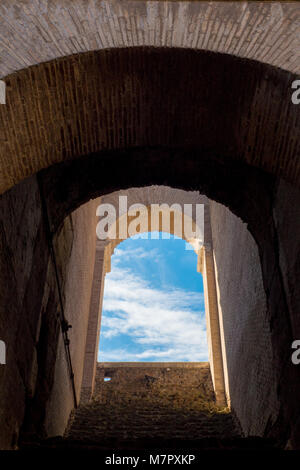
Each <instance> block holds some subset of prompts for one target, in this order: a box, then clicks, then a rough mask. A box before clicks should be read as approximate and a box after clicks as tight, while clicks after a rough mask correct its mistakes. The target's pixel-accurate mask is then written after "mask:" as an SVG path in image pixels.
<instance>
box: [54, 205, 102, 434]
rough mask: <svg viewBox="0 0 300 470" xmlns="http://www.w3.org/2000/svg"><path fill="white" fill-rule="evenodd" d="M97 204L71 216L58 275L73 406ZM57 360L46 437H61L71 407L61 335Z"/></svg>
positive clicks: (84, 332)
mask: <svg viewBox="0 0 300 470" xmlns="http://www.w3.org/2000/svg"><path fill="white" fill-rule="evenodd" d="M98 203H99V202H98V201H92V202H91V203H89V204H85V205H83V206H81V207H80V208H79V209H77V210H76V211H75V212H73V213H72V217H71V218H72V230H73V233H74V239H73V244H72V251H71V254H70V257H69V259H68V264H67V268H66V272H65V273H64V275H63V273H62V274H61V279H63V280H64V286H63V288H64V289H63V290H64V296H65V305H64V309H65V316H66V319H67V320H68V322H69V324H71V325H72V329H70V330H69V333H68V336H69V339H70V352H71V359H72V366H73V370H74V381H75V388H76V397H77V402H79V398H80V390H81V382H82V376H83V363H84V351H85V346H86V337H87V328H88V320H89V309H90V297H91V290H92V282H93V271H94V269H93V267H94V260H95V248H96V217H95V214H96V205H97V204H98ZM63 242H64V237H62V236H61V234H59V236H58V239H57V240H56V243H55V252H56V254H57V255H58V257H59V258H60V257H61V251H63V249H64V246H63ZM57 354H58V355H57V359H56V364H55V372H54V384H53V388H52V392H51V398H50V400H49V402H48V403H47V408H46V421H45V431H46V435H47V436H56V435H59V434H61V435H62V434H63V433H64V431H65V428H66V425H67V422H68V419H69V415H70V412H71V410H72V409H73V407H74V399H73V391H72V388H71V386H70V385H71V382H70V381H69V380H68V379H67V377H68V375H69V372H68V368H67V363H66V357H65V352H64V346H63V338H62V335H60V337H59V344H58V351H57Z"/></svg>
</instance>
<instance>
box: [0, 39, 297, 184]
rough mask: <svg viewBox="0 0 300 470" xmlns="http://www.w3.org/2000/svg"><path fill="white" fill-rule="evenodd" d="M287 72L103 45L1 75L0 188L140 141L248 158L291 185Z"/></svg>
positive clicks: (293, 157)
mask: <svg viewBox="0 0 300 470" xmlns="http://www.w3.org/2000/svg"><path fill="white" fill-rule="evenodd" d="M296 78H297V76H296V75H293V74H292V73H289V72H286V71H284V70H280V69H277V68H275V67H272V66H271V65H266V64H263V63H260V62H254V61H251V60H248V59H241V58H238V57H234V56H231V55H227V54H219V53H215V52H209V51H206V50H190V49H183V48H174V49H172V48H147V47H140V48H134V47H132V48H124V49H111V50H110V49H105V50H100V51H95V52H86V53H84V54H78V55H75V56H70V57H65V58H61V59H58V60H55V61H52V62H48V63H43V64H40V65H36V66H33V67H31V68H26V69H24V70H21V71H19V72H16V73H14V74H12V75H10V76H8V77H6V85H7V90H8V91H7V104H6V105H2V106H1V107H0V142H1V146H0V170H1V173H0V192H4V191H5V190H7V189H8V188H10V187H11V186H13V185H14V184H16V183H18V182H19V181H21V180H22V179H24V178H25V177H27V176H30V175H32V174H34V173H36V172H38V171H39V170H40V169H42V168H48V167H49V166H51V165H52V164H54V163H57V162H61V161H66V160H71V159H77V158H79V157H84V156H88V155H89V154H91V153H95V154H97V156H98V157H99V159H100V154H99V155H98V152H101V151H103V150H105V151H106V150H113V149H124V148H136V147H141V148H143V147H148V146H149V147H158V146H160V147H164V148H172V149H182V148H188V149H190V151H192V150H193V149H195V148H196V149H197V152H198V153H199V154H200V155H201V159H203V160H204V159H205V158H206V156H207V155H210V156H214V157H215V158H217V159H224V160H225V162H228V164H230V161H232V160H235V161H237V162H242V163H245V162H247V163H248V164H250V165H253V166H255V167H258V168H262V169H265V170H267V171H269V172H272V173H273V174H274V173H275V174H279V175H281V176H282V177H285V178H286V179H289V180H290V181H292V182H294V183H295V184H297V185H299V178H300V165H299V145H300V144H299V140H297V138H295V136H297V135H299V134H300V119H299V114H300V109H299V106H295V105H294V104H292V102H291V94H292V89H291V84H292V82H293V81H294V80H295V79H296ZM100 84H101V86H100ZM283 142H284V145H283ZM146 158H147V154H144V156H143V160H146ZM101 160H102V156H101ZM145 163H147V162H145ZM112 164H113V165H114V169H115V170H116V171H117V168H116V166H117V165H115V162H112ZM98 176H99V177H101V175H98ZM153 183H154V182H152V184H153ZM113 190H115V189H113ZM61 191H63V186H62V188H61Z"/></svg>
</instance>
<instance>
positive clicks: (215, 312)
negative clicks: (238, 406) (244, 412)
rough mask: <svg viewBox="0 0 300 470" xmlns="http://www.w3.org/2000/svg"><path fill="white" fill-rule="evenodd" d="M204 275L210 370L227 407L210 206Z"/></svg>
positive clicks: (206, 214) (206, 217)
mask: <svg viewBox="0 0 300 470" xmlns="http://www.w3.org/2000/svg"><path fill="white" fill-rule="evenodd" d="M199 264H200V266H201V271H202V275H203V287H204V301H205V315H206V328H207V342H208V351H209V362H210V370H211V375H212V381H213V385H214V390H215V395H216V401H217V404H218V405H221V406H222V405H224V406H225V405H226V404H227V402H226V396H225V381H224V369H223V357H222V345H221V334H220V321H219V309H218V298H217V289H216V277H215V265H214V258H213V250H212V240H211V225H210V213H209V205H208V204H207V205H205V209H204V246H203V247H202V253H201V263H199Z"/></svg>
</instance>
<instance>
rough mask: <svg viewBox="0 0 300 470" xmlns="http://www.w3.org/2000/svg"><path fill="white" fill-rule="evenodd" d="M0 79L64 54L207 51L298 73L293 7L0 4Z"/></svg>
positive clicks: (120, 1) (122, 1)
mask: <svg viewBox="0 0 300 470" xmlns="http://www.w3.org/2000/svg"><path fill="white" fill-rule="evenodd" d="M0 15H3V16H4V18H5V19H6V21H4V23H3V24H2V27H1V34H0V39H1V42H2V44H3V47H2V49H1V51H0V77H4V76H6V75H8V74H10V73H12V72H15V71H17V70H20V69H22V68H24V67H29V66H31V65H36V64H39V63H42V62H46V61H49V60H54V59H57V58H59V57H64V56H67V55H70V54H77V53H80V52H87V51H93V50H101V49H111V48H115V47H117V48H121V47H137V46H152V47H182V48H194V49H199V50H200V49H206V50H209V51H214V52H222V53H226V54H232V55H235V56H237V57H243V58H249V59H254V60H258V61H260V62H265V63H268V64H270V65H274V66H276V67H280V68H282V69H285V70H288V71H290V72H294V73H299V16H300V10H299V5H297V2H266V1H260V2H251V1H245V2H217V3H212V2H208V1H201V2H195V1H194V0H191V1H189V0H182V1H181V2H177V1H175V2H174V1H173V0H171V1H166V0H158V1H156V2H152V1H146V0H138V1H126V0H111V1H105V0H99V1H97V2H95V1H94V0H75V1H73V2H69V1H68V0H56V1H53V0H45V1H43V2H42V3H40V2H32V1H31V0H23V2H22V5H21V6H20V4H19V2H18V1H17V0H4V1H3V2H1V6H0Z"/></svg>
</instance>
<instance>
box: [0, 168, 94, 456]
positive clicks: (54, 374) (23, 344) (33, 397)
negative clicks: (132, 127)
mask: <svg viewBox="0 0 300 470" xmlns="http://www.w3.org/2000/svg"><path fill="white" fill-rule="evenodd" d="M0 207H1V209H0V234H1V236H0V243H1V250H0V253H1V255H0V263H1V269H0V272H1V279H0V285H1V298H0V337H1V340H3V341H5V343H6V346H7V363H6V365H4V366H0V389H1V394H0V400H1V402H0V416H1V429H0V448H1V449H7V448H12V447H14V446H16V445H17V442H18V436H19V433H20V429H21V428H22V434H24V433H37V434H41V435H53V434H55V435H57V434H59V433H61V434H62V433H63V432H64V429H65V426H66V423H67V421H68V417H69V413H70V411H71V409H72V408H73V406H74V403H73V398H72V395H71V394H70V392H71V390H70V379H69V372H68V369H67V367H66V363H65V355H64V354H65V352H64V349H63V346H62V341H61V330H60V324H59V320H58V316H57V314H58V311H59V301H58V291H57V285H56V282H55V276H54V270H53V265H52V263H51V260H50V257H49V251H48V245H47V240H46V236H45V225H44V220H43V217H42V212H41V200H40V194H39V188H38V184H37V180H36V178H35V177H33V178H30V179H28V180H25V181H24V182H23V183H21V184H20V185H18V186H17V187H16V188H14V189H13V190H11V191H9V192H7V193H6V194H5V195H4V196H2V197H1V199H0ZM95 219H96V217H95V206H94V204H93V203H92V204H89V205H86V206H82V207H81V208H80V209H78V210H77V211H76V212H75V213H74V214H72V217H67V218H66V219H65V221H64V224H63V225H62V226H61V230H60V232H59V233H58V234H57V235H56V237H55V240H54V246H55V253H56V259H57V264H58V269H59V277H60V280H61V287H62V291H63V296H64V307H65V314H66V317H67V319H68V320H69V322H70V323H72V322H73V323H74V324H73V329H72V330H71V331H70V332H69V338H70V340H71V346H70V349H71V356H72V360H73V369H74V373H75V384H76V389H77V395H78V397H79V391H80V387H81V377H82V369H83V357H84V348H85V340H86V330H87V319H88V307H89V293H90V291H91V282H92V271H93V269H92V267H93V262H94V254H95V223H96V220H95ZM93 224H94V225H93ZM91 227H92V230H91ZM93 228H94V229H93ZM57 354H58V356H57Z"/></svg>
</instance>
